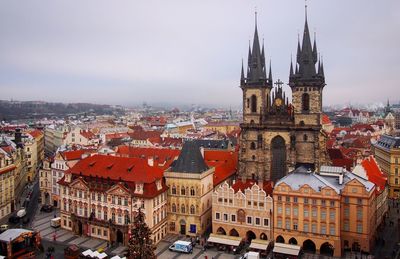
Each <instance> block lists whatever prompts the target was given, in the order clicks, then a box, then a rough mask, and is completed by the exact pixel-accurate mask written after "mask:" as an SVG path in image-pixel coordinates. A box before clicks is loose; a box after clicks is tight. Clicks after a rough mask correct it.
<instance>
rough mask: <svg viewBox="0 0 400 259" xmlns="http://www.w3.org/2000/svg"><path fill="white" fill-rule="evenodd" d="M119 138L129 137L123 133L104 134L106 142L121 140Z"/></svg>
mask: <svg viewBox="0 0 400 259" xmlns="http://www.w3.org/2000/svg"><path fill="white" fill-rule="evenodd" d="M121 138H129V135H128V133H127V132H123V133H120V132H119V133H118V132H117V133H109V134H106V142H108V141H110V140H112V139H121Z"/></svg>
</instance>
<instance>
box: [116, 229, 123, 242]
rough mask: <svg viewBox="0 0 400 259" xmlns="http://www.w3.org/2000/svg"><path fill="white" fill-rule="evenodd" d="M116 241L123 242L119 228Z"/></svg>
mask: <svg viewBox="0 0 400 259" xmlns="http://www.w3.org/2000/svg"><path fill="white" fill-rule="evenodd" d="M117 243H119V244H123V243H124V234H122V231H121V230H119V229H118V230H117Z"/></svg>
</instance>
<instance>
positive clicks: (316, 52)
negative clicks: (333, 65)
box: [312, 32, 318, 63]
mask: <svg viewBox="0 0 400 259" xmlns="http://www.w3.org/2000/svg"><path fill="white" fill-rule="evenodd" d="M312 52H313V61H314V63H316V62H317V61H318V51H317V36H316V33H315V32H314V45H313V49H312Z"/></svg>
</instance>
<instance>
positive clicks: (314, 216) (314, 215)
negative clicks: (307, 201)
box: [312, 208, 317, 218]
mask: <svg viewBox="0 0 400 259" xmlns="http://www.w3.org/2000/svg"><path fill="white" fill-rule="evenodd" d="M312 217H313V218H316V217H317V209H315V208H313V209H312Z"/></svg>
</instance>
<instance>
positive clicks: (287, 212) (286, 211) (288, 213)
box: [285, 207, 290, 216]
mask: <svg viewBox="0 0 400 259" xmlns="http://www.w3.org/2000/svg"><path fill="white" fill-rule="evenodd" d="M285 214H286V216H288V215H290V207H286V208H285Z"/></svg>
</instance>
